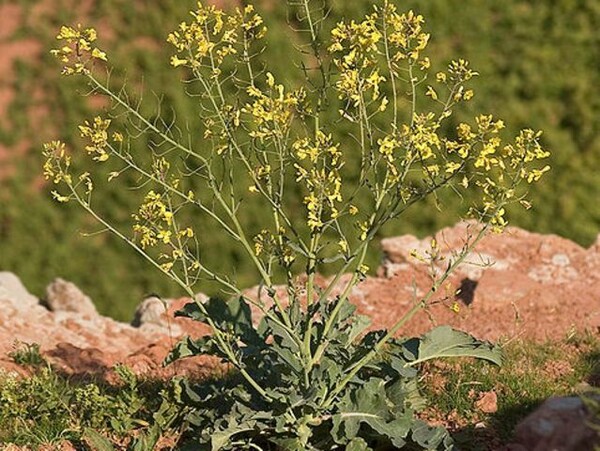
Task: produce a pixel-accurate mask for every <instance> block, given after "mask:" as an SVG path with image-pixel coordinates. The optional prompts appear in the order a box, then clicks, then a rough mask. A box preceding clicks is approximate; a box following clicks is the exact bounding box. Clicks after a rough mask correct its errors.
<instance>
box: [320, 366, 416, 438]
mask: <svg viewBox="0 0 600 451" xmlns="http://www.w3.org/2000/svg"><path fill="white" fill-rule="evenodd" d="M390 404H391V402H390V401H389V400H388V398H387V396H386V392H385V381H384V380H383V379H380V378H371V379H369V381H368V382H366V383H365V384H364V385H362V386H361V387H358V388H357V389H355V390H354V391H351V392H349V393H348V394H347V395H346V396H345V397H344V399H342V401H341V402H340V404H339V413H338V414H336V415H334V416H333V428H332V436H333V437H334V438H337V439H338V443H339V439H340V432H341V427H342V426H343V430H344V438H345V439H349V440H352V439H354V438H355V437H357V435H358V433H359V429H360V425H361V423H365V424H367V425H369V426H370V427H371V428H372V429H373V430H375V431H376V432H378V433H379V434H381V435H383V436H385V437H388V438H389V439H390V440H391V441H392V443H393V444H394V446H397V447H402V446H404V445H405V444H406V441H405V440H404V438H405V437H406V436H407V434H408V432H409V430H410V425H411V423H412V412H407V413H408V414H407V415H405V416H402V417H395V415H393V414H392V412H391V411H390V407H391V406H390Z"/></svg>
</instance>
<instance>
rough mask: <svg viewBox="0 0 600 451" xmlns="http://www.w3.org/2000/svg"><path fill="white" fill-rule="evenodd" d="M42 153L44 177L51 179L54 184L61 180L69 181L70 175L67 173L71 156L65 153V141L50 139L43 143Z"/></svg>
mask: <svg viewBox="0 0 600 451" xmlns="http://www.w3.org/2000/svg"><path fill="white" fill-rule="evenodd" d="M42 155H43V156H44V158H45V161H44V178H45V179H46V180H50V179H52V182H53V183H54V184H56V185H57V184H59V183H60V182H62V181H65V182H67V183H71V176H70V175H69V174H68V170H69V167H70V166H71V157H70V156H69V155H68V154H67V150H66V146H65V143H63V142H62V141H50V142H48V143H44V149H43V151H42Z"/></svg>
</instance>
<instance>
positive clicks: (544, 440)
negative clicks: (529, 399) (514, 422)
mask: <svg viewBox="0 0 600 451" xmlns="http://www.w3.org/2000/svg"><path fill="white" fill-rule="evenodd" d="M588 397H589V399H590V400H595V402H596V403H597V402H598V398H597V396H596V397H594V395H588ZM596 414H597V413H596ZM592 422H594V423H595V424H596V427H598V418H597V417H596V418H594V417H593V416H592V415H591V412H590V411H589V409H588V408H587V407H586V403H584V402H583V401H582V399H581V398H579V397H577V396H570V397H561V398H550V399H548V400H547V401H545V402H544V403H543V404H542V405H541V406H540V407H539V408H538V409H537V410H536V411H535V412H533V413H532V414H531V415H529V416H528V417H527V418H525V419H524V420H523V421H522V422H521V423H520V424H519V425H518V426H517V428H516V430H515V438H516V444H518V445H520V446H521V447H522V448H523V449H527V450H529V451H548V450H559V451H582V450H592V449H594V446H596V445H598V444H600V435H599V433H598V431H597V430H594V429H593V428H591V427H590V424H591V423H592Z"/></svg>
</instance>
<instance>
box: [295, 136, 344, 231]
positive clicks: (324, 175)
mask: <svg viewBox="0 0 600 451" xmlns="http://www.w3.org/2000/svg"><path fill="white" fill-rule="evenodd" d="M292 149H293V151H294V155H295V157H296V159H297V162H296V163H294V167H295V168H296V176H297V177H296V181H298V182H303V184H304V187H305V188H306V190H307V191H308V194H307V195H306V196H305V197H304V204H305V205H306V208H307V211H308V220H307V224H308V227H309V228H310V229H311V230H312V231H316V230H321V229H322V227H323V226H324V225H325V223H326V222H327V221H329V220H334V219H336V218H337V217H338V216H339V214H340V211H339V204H340V203H341V202H342V194H341V188H342V178H341V176H340V172H339V170H340V168H341V166H342V160H341V156H342V153H341V151H340V149H339V144H338V143H334V142H333V140H332V137H331V135H326V134H325V133H323V132H322V131H319V132H317V135H316V137H315V139H309V138H301V139H298V140H296V141H295V142H294V144H293V145H292Z"/></svg>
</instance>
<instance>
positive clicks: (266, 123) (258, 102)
mask: <svg viewBox="0 0 600 451" xmlns="http://www.w3.org/2000/svg"><path fill="white" fill-rule="evenodd" d="M267 86H268V89H267V90H265V92H263V91H261V90H259V89H257V88H256V87H255V86H254V85H253V86H249V87H248V88H247V93H248V95H249V96H250V97H251V98H252V99H253V101H252V102H250V103H247V104H246V105H245V106H244V108H242V112H243V113H246V114H248V115H249V116H250V122H251V123H252V125H253V128H252V130H251V131H250V132H249V135H250V136H251V137H253V138H258V139H259V140H261V141H264V140H266V139H270V138H272V139H283V138H284V137H285V136H286V135H287V134H288V132H289V129H290V126H291V123H292V119H293V117H294V112H295V111H296V110H297V108H298V107H299V105H300V104H301V103H302V102H303V101H304V100H305V98H306V91H304V89H298V90H297V91H294V92H288V93H286V92H285V89H284V87H283V85H281V84H276V83H275V79H274V77H273V75H271V73H269V72H267Z"/></svg>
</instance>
